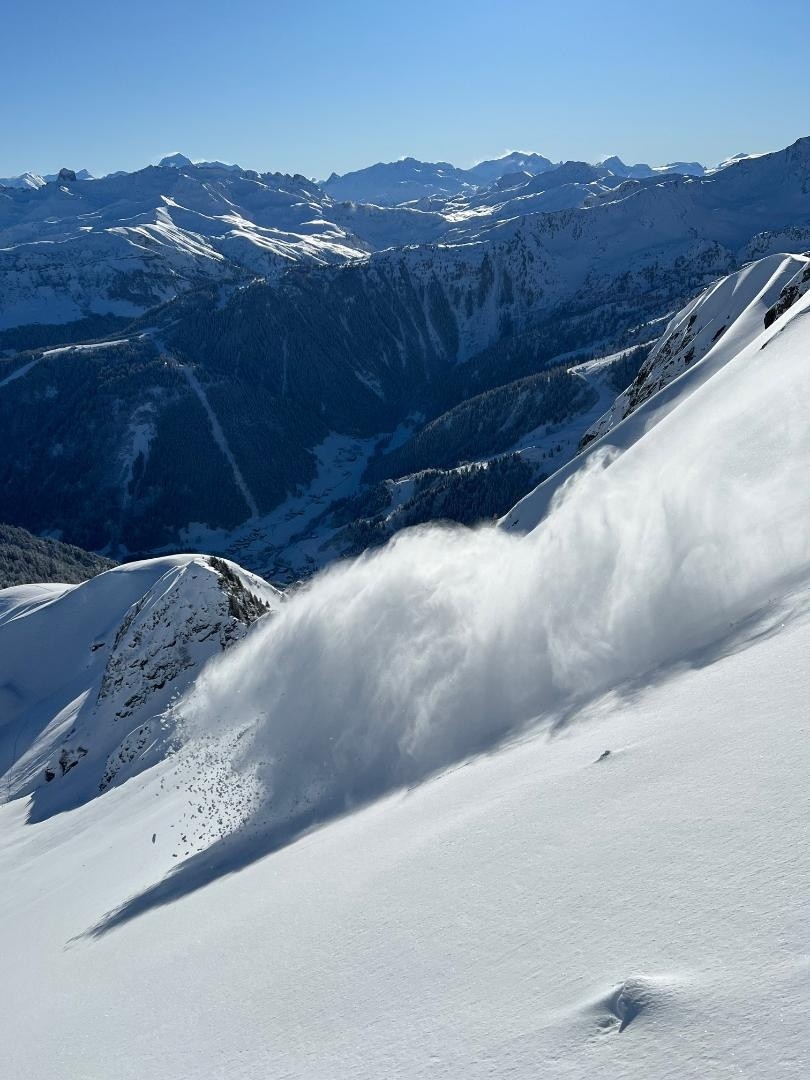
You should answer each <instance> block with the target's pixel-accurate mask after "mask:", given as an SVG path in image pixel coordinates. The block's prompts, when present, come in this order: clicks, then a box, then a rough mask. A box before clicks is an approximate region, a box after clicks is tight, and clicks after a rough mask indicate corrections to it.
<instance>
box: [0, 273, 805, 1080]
mask: <svg viewBox="0 0 810 1080" xmlns="http://www.w3.org/2000/svg"><path fill="white" fill-rule="evenodd" d="M808 349H810V294H808V295H805V296H804V297H801V298H799V299H798V300H797V301H796V302H795V303H794V304H793V305H792V306H791V307H790V308H788V309H787V310H786V311H785V312H784V313H783V314H782V315H780V316H779V318H778V319H777V320H776V321H775V322H774V324H773V325H772V326H771V327H770V329H769V331H768V332H767V334H766V336H765V337H764V338H755V339H754V340H752V341H751V342H750V343H749V344H748V345H746V346H745V347H743V348H742V349H741V351H740V352H739V353H737V354H736V355H735V356H733V357H730V358H728V359H727V360H726V362H725V363H724V364H723V365H721V366H719V367H718V369H717V370H715V371H713V373H712V374H711V375H710V377H706V378H705V379H702V380H701V381H700V383H699V385H695V386H694V387H693V388H692V392H691V393H689V394H685V395H683V397H682V398H680V399H678V400H677V402H676V404H675V405H674V406H673V401H674V400H675V399H674V398H672V399H671V400H670V401H669V402H668V404H669V405H670V406H671V407H669V408H667V409H665V410H664V415H656V420H657V422H656V423H654V424H648V425H647V426H646V428H644V430H643V433H642V435H641V436H640V437H637V438H635V439H634V440H633V441H632V442H628V444H627V447H626V449H625V450H624V452H623V453H621V454H619V455H618V456H617V454H616V453H615V452H611V451H609V450H607V449H605V448H604V447H602V448H599V449H598V450H597V452H595V453H592V454H590V455H587V456H585V457H583V458H582V459H580V468H579V470H578V473H577V475H576V476H575V477H574V479H573V480H572V482H571V483H568V484H567V485H566V486H565V487H564V488H561V489H559V494H558V496H557V498H556V499H555V500H554V504H553V505H552V507H551V509H550V512H549V513H547V514H546V513H545V512H544V514H541V515H540V520H539V524H538V525H537V526H536V527H535V528H533V529H532V531H530V532H528V533H527V534H520V533H519V532H518V530H517V529H516V530H514V531H512V532H509V531H506V530H503V529H496V528H488V529H483V530H479V531H476V532H469V531H465V530H448V529H437V528H426V529H421V530H416V531H414V532H411V533H406V534H404V535H401V536H400V537H398V538H397V539H396V540H395V541H394V542H393V543H392V544H390V545H389V546H388V547H387V548H385V549H383V550H382V551H380V552H378V553H376V554H374V555H371V556H367V557H364V558H362V559H360V560H358V561H356V562H354V563H348V564H344V565H340V566H337V567H335V568H333V569H331V570H329V571H327V572H326V573H325V574H323V575H321V576H319V577H318V578H316V579H314V580H313V581H312V582H311V583H310V584H309V585H308V586H307V587H305V588H304V589H302V590H299V591H298V592H297V593H295V594H294V595H293V596H292V597H291V598H290V599H289V601H288V602H286V603H284V604H283V605H280V607H279V609H278V610H277V611H276V612H275V614H273V615H272V617H270V618H268V619H262V620H260V621H259V622H258V624H257V625H256V626H255V627H254V628H253V629H252V630H251V631H250V632H249V633H248V634H247V635H246V636H245V637H244V638H243V640H241V641H238V642H237V643H236V644H234V645H233V647H231V648H229V649H227V650H226V651H225V653H224V655H222V656H221V657H219V658H218V659H216V660H214V661H212V662H209V663H208V664H207V665H206V666H205V667H204V668H203V669H202V672H201V674H199V675H197V677H196V678H195V679H194V681H193V684H192V685H191V688H190V690H189V691H188V692H187V693H186V694H185V696H184V697H183V698H181V700H180V701H179V702H177V703H176V704H175V705H174V706H173V707H172V709H171V713H170V715H171V717H172V723H173V724H174V725H175V727H174V731H175V732H176V733H177V740H178V749H177V750H176V753H175V754H174V756H172V757H169V758H163V759H159V760H157V761H156V762H155V764H154V765H153V766H152V767H151V768H148V769H144V770H143V771H140V772H138V773H136V774H135V775H133V776H132V777H131V778H130V779H129V780H128V781H127V782H126V783H124V784H120V785H119V786H117V787H114V788H113V789H112V790H110V791H107V792H105V793H104V794H102V795H100V796H98V797H95V798H93V799H87V800H85V801H83V802H82V803H80V804H79V805H77V806H74V807H65V808H63V810H64V812H62V813H55V814H53V813H52V814H48V813H39V814H37V813H36V812H35V811H36V809H37V798H36V797H37V794H38V791H39V790H41V789H38V791H37V792H35V793H34V796H33V797H31V796H26V795H25V790H26V789H25V788H23V789H21V793H22V794H23V797H22V798H17V799H16V800H12V801H10V802H9V803H8V805H6V806H3V807H0V818H2V827H0V862H1V863H2V873H3V875H4V880H10V881H13V883H14V885H13V888H11V889H6V890H4V891H3V894H2V896H1V897H0V905H2V911H3V915H4V918H3V920H2V921H1V922H0V928H1V929H0V935H2V946H0V947H2V950H3V956H4V958H5V959H6V966H7V971H8V972H9V973H10V974H8V975H7V977H6V978H5V979H4V980H3V981H2V983H0V985H2V991H1V992H0V994H1V995H2V996H0V1009H2V1013H3V1016H4V1018H5V1019H6V1022H7V1024H8V1027H9V1030H10V1031H12V1032H13V1033H14V1037H13V1039H9V1040H7V1042H6V1045H5V1047H4V1068H5V1069H7V1070H8V1074H9V1075H10V1076H18V1075H20V1076H26V1077H30V1078H32V1080H39V1078H45V1077H47V1078H49V1080H50V1078H51V1077H52V1076H53V1075H54V1074H58V1075H60V1076H65V1077H68V1078H72V1077H76V1078H85V1077H96V1076H98V1077H107V1076H116V1077H119V1078H122V1080H126V1078H128V1077H132V1078H133V1080H134V1078H136V1077H137V1078H140V1077H143V1076H149V1077H150V1078H162V1077H165V1078H171V1080H178V1078H183V1077H188V1078H192V1077H194V1078H196V1077H206V1078H207V1077H223V1078H224V1077H229V1078H231V1077H251V1078H252V1077H254V1076H268V1077H288V1078H298V1077H300V1078H302V1080H303V1078H307V1080H309V1078H311V1077H316V1076H323V1077H329V1078H330V1080H340V1078H343V1077H346V1078H349V1077H351V1078H352V1080H356V1078H358V1077H369V1078H375V1080H376V1078H379V1077H381V1076H385V1077H397V1078H400V1077H403V1078H404V1077H409V1078H411V1077H412V1078H418V1077H448V1078H449V1077H458V1076H464V1077H466V1078H471V1080H476V1078H479V1077H480V1078H483V1077H521V1078H522V1077H527V1078H528V1077H536V1076H551V1077H561V1078H583V1080H584V1078H591V1077H595V1076H599V1077H609V1078H613V1077H616V1078H625V1077H627V1078H629V1077H638V1076H643V1077H651V1078H656V1080H658V1078H660V1080H676V1078H677V1080H681V1078H685V1077H686V1078H691V1077H694V1078H698V1077H700V1078H706V1077H711V1078H712V1080H714V1078H719V1080H723V1078H725V1077H729V1078H730V1077H740V1076H742V1077H747V1078H752V1080H753V1078H757V1080H761V1078H764V1080H782V1078H784V1077H802V1076H805V1075H806V1074H807V1070H808V1067H810V1043H809V1042H808V1039H807V1034H806V1028H807V1023H806V993H807V986H808V978H809V977H810V954H808V948H807V941H806V927H807V924H808V919H809V918H810V894H809V893H808V890H807V887H806V883H807V866H806V861H807V859H806V855H805V851H806V847H807V844H806V833H807V820H808V810H810V806H808V795H807V784H806V743H807V710H806V701H807V696H808V692H810V672H808V667H807V661H806V657H807V651H808V645H810V640H809V637H808V635H810V606H809V605H808V600H810V534H809V533H808V530H807V521H808V515H810V490H809V489H808V485H807V482H806V476H807V470H808V466H810V429H809V428H808V425H807V423H806V417H807V414H808V408H810V381H808V379H807V360H808ZM698 366H699V365H698ZM695 370H697V367H694V368H692V369H691V370H690V371H689V372H688V373H687V374H686V375H684V376H682V377H681V378H682V379H685V378H687V377H688V376H690V375H691V374H692V372H693V371H695ZM678 381H679V380H675V382H673V383H671V384H670V386H669V387H667V388H665V389H664V390H663V391H661V392H659V396H660V394H661V393H663V394H667V393H668V392H672V393H674V392H673V391H672V387H674V386H676V384H677V383H678ZM655 400H656V398H655V397H654V398H651V399H650V400H649V401H648V402H646V403H645V404H644V405H643V406H641V407H640V408H639V409H638V410H636V412H635V413H634V414H633V416H632V417H630V418H629V419H628V420H626V421H624V424H631V423H637V424H639V425H640V424H641V423H642V421H643V413H644V411H645V410H647V413H648V416H647V420H648V421H649V419H650V415H651V411H650V406H651V403H652V402H654V401H655ZM621 430H622V425H619V426H618V427H617V428H616V429H614V432H613V433H611V434H615V433H616V432H620V431H621ZM183 565H184V566H185V567H186V568H187V567H188V566H190V565H193V560H192V562H191V563H188V562H186V563H185V564H183ZM146 566H148V564H144V566H143V568H142V569H141V570H140V571H137V570H135V571H134V573H138V572H140V573H142V574H145V573H147V570H146ZM170 569H177V567H176V566H172V567H170ZM116 572H117V571H111V572H108V574H105V575H102V576H101V577H100V578H98V579H95V581H96V582H103V581H104V579H105V578H107V580H109V575H110V574H115V573H116ZM148 572H149V573H154V572H155V571H148ZM129 573H133V571H129ZM93 584H94V583H93V582H91V583H89V586H92V585H93ZM144 584H146V582H145V581H144V582H142V583H140V584H139V585H138V588H139V589H141V592H142V591H143V590H142V587H141V586H142V585H144ZM89 586H80V587H78V588H77V589H74V590H70V591H67V590H65V591H64V592H62V591H60V589H64V588H65V587H58V586H57V587H53V586H48V587H39V588H37V587H25V588H24V589H22V590H10V591H9V595H6V594H0V604H4V605H5V606H4V608H0V610H3V612H4V613H3V616H2V618H3V622H2V626H0V628H2V629H6V630H7V641H8V642H10V643H11V650H9V646H8V645H6V646H5V647H4V648H3V649H0V657H2V658H3V660H4V661H6V658H7V657H11V656H12V654H13V656H16V658H17V659H16V660H15V661H14V662H12V663H11V664H10V667H9V669H8V673H7V674H6V675H5V676H4V679H5V681H4V683H3V685H4V688H5V689H6V690H8V687H9V686H11V687H12V692H13V691H14V687H15V686H16V685H17V684H18V683H20V680H23V679H24V678H28V679H30V680H31V681H34V680H36V677H37V674H38V673H40V672H43V671H45V670H46V668H47V663H46V657H47V656H50V655H54V656H58V649H59V648H60V645H59V642H60V641H61V642H62V643H63V644H62V647H65V644H64V643H65V642H67V641H68V640H69V639H71V638H72V637H73V636H77V635H76V627H77V626H78V625H82V626H84V628H85V629H84V635H83V636H84V637H85V638H86V633H87V632H88V631H89V632H92V633H95V629H96V623H95V621H93V620H96V619H98V620H100V622H104V627H103V628H101V626H100V623H99V628H100V629H104V631H105V632H108V630H107V627H108V624H110V625H111V623H112V620H111V619H110V617H109V615H104V616H103V617H102V615H101V614H93V610H94V609H95V607H96V605H95V604H92V603H89V601H90V599H91V597H92V595H93V593H92V590H91V589H90V587H89ZM95 587H96V589H101V588H104V587H105V586H103V585H102V586H100V585H96V586H95ZM82 590H84V593H83V592H82ZM134 595H137V590H136V589H135V588H134V587H133V596H134ZM82 596H84V597H86V598H87V600H88V605H87V608H88V610H87V611H84V610H83V612H82V614H81V619H82V620H85V622H84V623H81V624H80V622H79V615H78V614H77V615H76V616H75V617H71V618H70V619H66V620H65V622H64V623H63V624H62V625H61V627H60V626H58V625H57V623H56V621H55V620H53V621H51V622H50V626H51V628H52V633H53V637H51V638H50V640H51V641H52V642H54V643H55V644H53V645H51V647H50V650H49V651H48V652H47V653H45V652H44V648H45V647H44V646H43V647H42V648H43V652H41V653H39V654H38V655H39V656H40V657H41V659H40V660H39V661H38V662H36V663H34V662H32V659H31V656H30V655H29V653H30V649H31V648H33V646H34V644H35V642H36V641H38V640H39V638H36V639H35V638H34V637H33V635H32V634H31V635H29V636H28V637H27V638H26V637H25V636H24V634H23V636H22V637H18V636H17V633H18V631H20V630H22V629H24V628H25V626H26V625H28V626H32V625H33V623H31V622H30V620H32V619H34V618H35V617H36V616H37V613H39V615H40V617H41V618H42V619H43V620H48V618H49V613H53V612H58V611H60V610H61V609H60V608H59V605H60V604H63V603H65V602H66V601H67V600H70V599H71V598H72V597H78V598H81V597H82ZM74 603H75V601H74ZM100 610H101V607H100V606H99V611H100ZM43 625H44V626H48V625H49V623H48V622H47V621H44V622H43ZM20 642H22V644H20ZM15 643H16V644H15ZM76 648H79V646H78V645H76ZM15 650H16V652H15ZM92 655H94V656H95V655H96V654H95V653H94V654H92ZM65 656H66V657H67V658H66V659H64V660H62V659H57V661H56V668H57V669H59V670H61V665H62V664H64V665H65V670H66V672H68V673H69V671H70V670H72V669H73V667H74V665H71V664H70V660H69V657H68V654H67V651H66V652H65ZM57 675H58V671H57V673H56V674H55V675H53V676H51V675H50V674H48V675H47V676H46V679H45V683H46V685H45V686H43V692H44V690H45V689H46V688H47V685H50V683H49V681H48V680H50V679H52V678H56V677H57ZM25 686H26V687H27V686H28V684H27V683H26V684H25ZM26 693H28V691H27V690H26ZM9 723H10V721H9ZM608 750H609V751H610V754H608V755H606V756H605V751H608ZM83 767H84V764H83V763H82V762H79V764H78V765H77V766H76V768H75V770H72V771H71V772H69V773H68V774H67V775H66V776H65V777H63V778H61V779H62V780H63V781H64V782H65V783H67V784H70V783H71V782H72V781H71V777H73V776H78V775H79V774H80V773H81V770H82V768H83ZM6 782H7V781H6V780H5V778H4V780H3V783H6ZM57 782H59V781H57V780H55V781H54V785H53V786H55V785H56V783H57ZM254 784H255V785H258V786H251V785H254ZM245 791H247V792H248V795H244V794H243V793H244V792H245ZM9 794H11V795H14V794H15V790H14V789H13V787H10V788H9ZM243 800H244V801H246V802H247V803H249V804H250V806H251V807H253V809H252V811H250V813H251V817H250V819H249V821H248V822H247V823H246V824H244V825H243V827H242V829H241V830H240V831H238V832H237V833H235V834H234V835H232V836H230V837H228V836H227V835H225V834H227V832H228V828H227V827H226V826H223V827H221V828H220V826H219V822H218V821H217V815H219V817H228V818H229V820H230V815H231V814H232V813H234V806H237V807H238V806H240V805H242V802H243ZM32 811H33V813H32ZM237 817H238V814H237ZM27 819H28V820H27ZM213 826H216V828H214V827H213ZM215 836H220V837H224V838H221V839H219V840H213V842H211V841H212V839H213V837H215ZM201 848H202V849H203V850H200V849H201ZM195 852H196V854H195Z"/></svg>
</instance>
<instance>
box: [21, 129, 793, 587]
mask: <svg viewBox="0 0 810 1080" xmlns="http://www.w3.org/2000/svg"><path fill="white" fill-rule="evenodd" d="M501 162H502V165H498V164H497V163H496V162H484V163H481V165H480V166H477V167H476V168H478V169H479V170H481V173H480V179H481V183H480V184H476V183H474V182H473V180H472V179H467V180H464V181H463V182H464V183H465V184H467V187H465V188H464V189H463V190H461V191H456V192H455V193H454V194H447V193H439V192H436V191H435V190H434V191H433V193H431V194H426V195H423V196H422V197H420V198H419V199H418V200H417V201H415V202H414V201H412V200H407V201H408V205H375V204H373V203H370V202H355V201H341V200H339V199H338V198H336V197H334V196H333V195H330V194H329V193H328V191H327V190H324V187H321V186H319V185H317V184H315V183H314V182H312V181H310V180H307V179H306V178H305V177H303V176H286V175H282V174H276V173H272V174H271V173H262V174H260V173H256V172H252V171H250V170H245V169H241V168H239V167H237V166H232V165H224V164H222V163H219V162H207V163H198V164H192V163H190V162H189V159H187V158H185V157H183V156H182V155H172V156H170V157H169V158H167V159H164V162H163V163H162V164H161V165H158V166H150V167H148V168H146V169H143V170H140V171H139V172H135V173H124V174H119V175H116V176H109V177H105V178H101V179H96V180H80V179H79V178H78V174H77V177H76V179H75V180H72V179H69V178H65V177H64V176H63V179H62V180H60V181H56V182H49V183H47V184H45V185H44V186H41V187H38V188H33V187H29V188H13V189H12V188H5V189H3V190H2V191H0V352H2V358H0V426H2V429H3V431H4V433H5V438H4V440H3V442H2V445H0V520H7V521H9V522H10V523H11V524H14V525H19V526H24V527H26V528H29V529H32V530H34V531H35V532H47V533H49V534H52V535H54V534H55V535H59V536H60V537H61V538H62V539H63V540H65V541H67V542H70V543H75V544H79V545H81V546H83V547H86V548H89V549H92V550H96V551H102V552H104V553H105V554H107V555H109V556H111V557H113V558H117V559H120V558H126V557H128V556H131V555H132V554H134V553H151V552H154V551H158V550H166V549H176V548H177V546H178V545H182V546H184V547H186V548H188V547H192V548H195V549H199V548H207V549H208V550H213V551H216V552H218V553H222V554H227V555H229V556H237V557H238V560H239V561H242V562H244V563H245V564H246V565H248V566H250V567H251V568H252V569H255V570H257V571H258V572H261V573H263V574H264V575H266V576H268V575H269V576H270V577H272V578H274V579H277V580H291V579H294V578H297V577H299V576H302V575H305V574H307V573H309V572H311V571H312V570H313V569H317V568H318V567H319V566H322V565H324V564H325V563H326V562H329V561H330V560H331V559H334V558H336V557H338V556H340V555H341V554H345V553H346V552H350V551H356V550H358V549H362V547H363V546H365V545H367V544H368V543H376V542H379V541H380V540H382V539H385V538H386V537H387V536H388V535H390V534H391V532H392V531H395V530H396V529H397V528H399V527H401V526H402V525H406V524H413V523H415V522H417V521H420V520H430V519H431V518H435V517H439V516H450V517H456V519H460V520H465V521H472V520H475V519H476V515H480V516H482V517H492V516H497V515H499V514H502V513H504V512H506V511H507V510H508V509H509V506H510V505H511V503H512V502H515V501H516V500H517V499H518V498H519V497H520V495H521V494H523V493H524V492H525V491H527V490H529V489H530V488H531V487H532V486H533V485H534V484H535V483H536V482H537V480H538V479H539V478H540V477H541V476H542V475H545V474H548V473H550V472H553V471H554V469H555V468H556V467H557V466H558V465H559V464H561V463H562V462H563V461H564V460H565V459H566V458H567V457H570V456H572V455H573V454H574V453H575V452H576V450H577V446H578V444H579V442H580V440H581V439H582V437H583V436H584V434H585V432H586V430H587V429H588V428H590V427H591V426H592V425H593V424H594V423H595V422H596V421H597V420H598V418H599V416H600V414H601V413H603V412H604V411H605V410H606V409H607V408H608V406H609V405H610V403H611V402H612V400H613V398H614V397H615V395H616V393H618V391H619V390H621V389H623V387H624V386H626V385H627V384H628V383H630V382H631V381H632V380H633V378H634V377H635V375H636V373H637V371H638V367H639V365H640V364H641V363H642V361H643V360H644V357H645V355H646V354H645V346H648V345H649V344H651V343H652V342H653V341H655V339H656V338H657V337H658V336H659V335H660V333H661V330H662V328H663V324H664V322H665V320H666V319H667V318H668V317H669V316H670V315H671V314H672V312H673V311H674V310H677V309H678V308H679V307H681V306H682V305H683V304H685V303H686V302H687V301H689V300H690V299H691V298H692V297H694V296H695V294H697V293H698V292H699V291H700V290H702V289H703V288H704V287H705V286H706V285H707V284H709V283H710V282H712V281H714V280H715V279H717V278H718V277H720V276H722V275H725V274H728V273H733V272H735V271H737V270H738V269H739V268H740V267H741V266H742V265H744V264H745V263H746V262H748V261H750V260H752V259H757V258H762V257H765V256H768V255H770V254H772V253H777V252H779V253H781V252H787V253H790V252H802V251H804V250H806V249H808V248H810V198H808V192H810V139H802V140H799V141H798V142H797V143H795V144H794V145H793V146H791V147H789V148H787V149H786V150H782V151H779V152H777V153H774V154H768V155H763V156H759V157H749V158H743V159H741V160H738V161H733V162H730V163H728V164H726V166H725V167H724V168H722V169H720V170H719V171H713V172H711V173H709V174H707V175H691V174H690V173H688V172H675V171H667V170H666V169H665V170H663V171H660V170H657V169H650V170H649V172H650V175H632V176H627V175H619V172H617V171H615V170H619V169H620V168H621V169H623V170H624V171H625V172H626V171H627V170H628V169H630V170H631V171H633V170H635V171H636V172H638V170H640V169H642V167H641V166H631V167H628V166H623V165H622V163H620V162H617V161H616V160H615V159H610V162H611V164H612V166H613V168H612V169H611V168H608V166H607V163H602V164H600V165H592V164H589V163H586V162H565V163H562V164H558V165H554V164H553V163H551V162H549V161H547V159H542V158H540V157H539V156H538V155H510V156H509V157H508V158H505V159H501ZM419 165H420V163H416V162H412V161H411V162H402V163H395V166H390V167H389V166H380V167H379V168H380V169H382V170H383V171H384V172H385V170H388V171H387V172H386V173H385V175H386V176H387V177H388V180H386V182H388V181H390V180H392V178H393V177H396V176H400V177H405V179H406V181H407V183H411V181H412V180H413V179H414V177H415V176H417V175H421V173H420V172H419ZM501 167H503V168H505V169H507V170H508V171H507V172H505V173H504V174H503V175H501V176H500V177H497V178H495V179H494V180H493V175H494V172H495V171H497V170H498V169H500V168H501ZM374 168H377V167H373V169H374ZM645 168H646V167H645ZM683 168H684V169H691V168H692V166H683ZM373 169H372V171H373ZM425 169H426V170H427V171H426V172H425V177H426V179H425V183H426V184H427V185H428V187H430V186H431V185H433V186H434V187H435V185H436V184H438V183H439V182H440V181H441V183H445V182H446V183H448V184H450V183H451V181H452V183H453V184H455V183H456V182H457V181H458V183H461V182H462V181H461V180H459V177H458V170H454V168H453V166H435V167H434V166H425ZM365 172H366V173H368V170H366V171H365ZM468 172H469V170H468ZM439 174H441V175H439ZM408 177H410V179H408ZM338 179H340V180H345V177H344V178H331V179H330V181H328V182H327V184H326V185H325V186H327V187H328V185H329V184H330V183H331V184H337V180H338ZM368 179H369V177H368V176H366V177H365V179H364V181H363V182H364V183H365V182H366V180H368ZM484 179H485V180H486V184H485V183H484ZM381 201H382V200H381ZM606 356H611V357H613V359H612V360H611V361H610V363H609V364H607V365H605V364H603V365H601V366H599V365H597V366H596V367H591V366H589V365H591V362H592V361H593V360H595V359H599V358H601V357H606ZM634 365H635V366H634ZM622 378H623V379H624V380H625V382H624V383H623V385H615V380H616V379H622ZM496 459H497V460H498V461H499V464H498V466H497V469H492V470H490V469H489V468H488V464H487V463H489V462H492V461H494V460H496ZM484 466H487V467H484Z"/></svg>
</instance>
